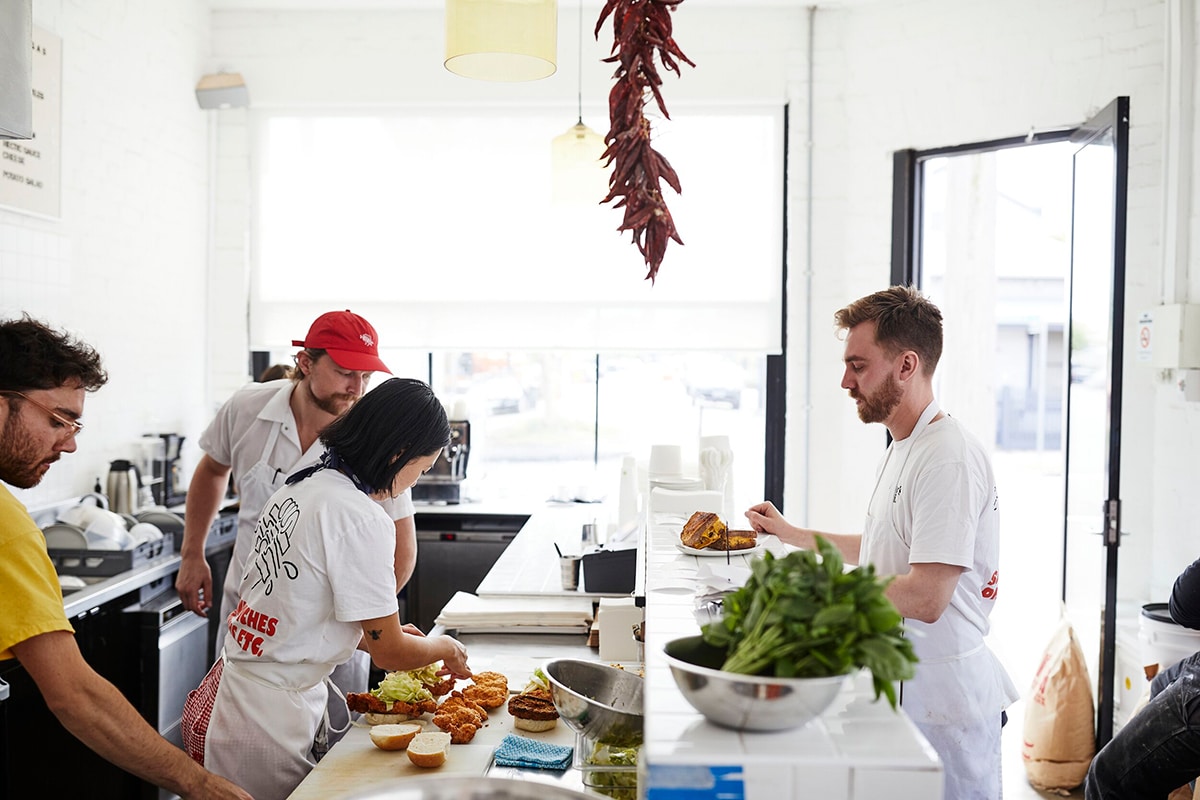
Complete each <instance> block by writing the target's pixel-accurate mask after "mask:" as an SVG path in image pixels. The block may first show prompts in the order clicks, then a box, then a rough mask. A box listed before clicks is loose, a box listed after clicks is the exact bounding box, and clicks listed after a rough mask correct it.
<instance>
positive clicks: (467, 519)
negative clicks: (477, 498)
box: [404, 511, 529, 633]
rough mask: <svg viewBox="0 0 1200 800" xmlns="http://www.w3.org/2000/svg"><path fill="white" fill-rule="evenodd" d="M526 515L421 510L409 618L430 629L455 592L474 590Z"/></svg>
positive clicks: (407, 595)
mask: <svg viewBox="0 0 1200 800" xmlns="http://www.w3.org/2000/svg"><path fill="white" fill-rule="evenodd" d="M528 519H529V517H528V515H521V514H469V513H467V514H464V513H448V514H432V513H422V512H420V511H418V512H417V513H416V514H415V515H414V521H415V524H416V527H417V566H416V569H414V570H413V575H412V578H410V579H409V582H408V585H407V586H406V587H405V590H404V597H405V609H404V617H405V621H406V622H412V623H414V624H415V625H416V626H417V627H418V628H420V629H421V630H423V631H425V632H426V633H428V632H429V631H430V629H431V628H433V625H434V622H433V621H434V619H436V618H437V615H438V614H439V613H441V610H442V608H443V607H444V606H445V605H446V603H447V602H448V601H449V600H450V598H451V597H453V596H454V593H455V592H458V591H463V592H474V591H475V589H477V588H478V587H479V582H480V581H482V580H483V578H484V576H485V575H487V573H488V570H490V569H491V568H492V565H493V564H495V563H496V559H498V558H500V554H501V553H503V552H504V548H506V547H508V543H509V542H511V541H512V540H513V539H514V538H515V537H516V535H517V533H518V532H519V531H520V530H521V528H522V526H524V525H525V522H526V520H528Z"/></svg>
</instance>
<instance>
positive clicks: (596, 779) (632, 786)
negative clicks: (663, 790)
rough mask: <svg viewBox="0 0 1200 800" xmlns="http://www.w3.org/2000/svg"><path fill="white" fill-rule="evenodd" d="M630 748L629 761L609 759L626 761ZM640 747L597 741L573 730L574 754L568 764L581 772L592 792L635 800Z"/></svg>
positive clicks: (617, 799)
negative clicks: (630, 759)
mask: <svg viewBox="0 0 1200 800" xmlns="http://www.w3.org/2000/svg"><path fill="white" fill-rule="evenodd" d="M631 749H633V750H634V757H633V763H632V764H631V763H617V764H614V763H612V760H613V759H617V760H619V761H623V762H628V761H629V751H630V750H631ZM641 755H642V748H641V746H638V747H636V748H627V747H613V746H610V745H606V744H599V743H597V742H595V741H594V740H592V739H589V738H588V737H586V736H584V735H583V734H582V733H576V734H575V755H574V759H573V764H572V766H574V767H575V769H577V770H579V771H580V772H581V773H582V774H583V785H584V786H586V787H587V788H588V789H590V790H591V791H593V792H597V793H599V794H603V795H607V796H608V797H611V798H613V800H636V799H637V796H638V773H637V763H638V761H639V760H640V759H641Z"/></svg>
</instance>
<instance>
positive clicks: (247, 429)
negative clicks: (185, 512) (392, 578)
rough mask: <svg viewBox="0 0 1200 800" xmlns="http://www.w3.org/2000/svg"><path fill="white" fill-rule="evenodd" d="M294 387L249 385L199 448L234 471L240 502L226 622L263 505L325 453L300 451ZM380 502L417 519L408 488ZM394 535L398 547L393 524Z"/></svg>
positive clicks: (224, 603) (391, 512) (392, 513)
mask: <svg viewBox="0 0 1200 800" xmlns="http://www.w3.org/2000/svg"><path fill="white" fill-rule="evenodd" d="M295 387H296V384H295V383H294V382H293V381H291V380H290V379H287V378H282V379H280V380H277V381H268V382H266V383H250V384H247V385H246V386H244V387H242V388H241V389H239V390H238V391H237V392H236V393H235V394H234V395H233V396H232V397H230V398H229V399H228V400H226V401H225V403H224V405H222V406H221V408H220V410H219V411H217V415H216V416H215V417H214V418H213V421H212V422H211V423H209V425H208V428H206V429H205V431H204V433H203V434H201V436H200V448H201V449H202V450H204V452H205V453H207V454H208V455H209V456H211V457H212V458H213V459H215V460H216V461H218V462H219V463H221V464H228V465H230V467H231V468H232V472H233V485H234V486H235V487H236V488H237V490H238V494H239V497H240V499H241V509H240V511H239V512H238V531H237V539H236V540H235V542H234V547H233V557H232V559H231V562H230V566H229V574H228V575H227V576H226V578H225V585H224V586H223V587H222V593H221V604H220V608H219V609H218V611H219V613H220V614H221V617H222V619H224V618H225V617H226V616H228V614H229V613H230V612H231V611H232V610H233V608H234V606H235V605H236V604H237V598H238V594H237V581H238V579H239V578H240V576H241V574H242V569H243V567H244V565H245V563H246V559H247V558H248V556H249V554H250V549H251V544H250V542H251V537H252V536H253V532H254V526H255V524H256V523H257V522H258V515H259V514H260V513H261V512H262V509H263V504H265V503H266V500H267V498H268V497H270V496H271V495H272V494H273V493H274V492H276V491H278V490H279V488H280V487H281V486H283V485H284V481H286V480H287V477H288V476H289V475H291V474H292V473H293V472H296V471H297V470H300V469H303V468H304V467H307V466H311V465H312V464H315V463H317V461H319V460H320V458H321V456H322V454H324V452H325V445H324V444H322V443H321V440H320V439H316V440H315V441H313V443H312V444H311V445H310V446H309V448H308V450H306V451H304V452H301V450H300V436H299V433H298V432H297V426H296V417H295V415H294V414H292V407H291V404H290V401H291V398H292V392H293V390H294V389H295ZM272 440H274V442H273V443H272ZM264 461H265V463H262V464H260V462H264ZM379 502H380V505H381V507H382V508H383V509H384V510H385V512H386V513H387V514H388V516H389V517H391V519H393V520H398V519H404V518H405V517H411V516H412V515H413V504H412V495H411V493H410V492H409V491H407V490H406V491H405V492H404V493H403V494H400V495H398V496H396V497H393V498H389V499H387V500H383V501H379ZM392 533H393V536H392V539H393V546H394V542H395V527H394V526H393V528H392ZM393 553H394V550H393ZM394 560H395V559H394V557H393V558H392V559H389V563H391V562H392V561H394Z"/></svg>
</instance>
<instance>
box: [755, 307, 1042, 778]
mask: <svg viewBox="0 0 1200 800" xmlns="http://www.w3.org/2000/svg"><path fill="white" fill-rule="evenodd" d="M834 321H835V323H836V325H837V328H838V330H839V331H845V332H846V335H845V352H844V355H843V360H844V362H845V370H844V372H843V377H842V388H843V389H845V390H847V391H848V392H849V393H850V397H851V398H853V399H854V400H855V402H856V403H857V406H858V416H859V418H860V419H862V421H863V422H866V423H873V422H881V423H883V425H884V426H885V427H886V428H887V429H888V432H889V433H890V434H891V435H892V439H893V441H892V443H891V445H890V446H889V447H888V449H887V452H886V453H885V454H884V456H883V460H882V463H881V464H880V466H879V468H878V471H877V477H876V481H875V489H874V491H873V493H872V495H871V500H870V503H869V504H868V506H867V514H866V521H865V523H864V529H863V532H862V533H861V534H831V533H823V532H821V531H814V530H810V529H806V528H799V527H797V526H795V525H792V524H790V523H789V522H787V521H786V520H785V519H784V518H783V516H782V515H781V514H780V513H779V510H778V509H776V508H775V506H774V505H773V504H771V503H769V502H764V503H760V504H758V505H756V506H753V507H752V508H750V509H749V510H748V511H747V512H746V517H747V519H749V521H750V524H751V525H752V526H753V527H754V529H755V530H757V531H762V532H766V533H772V534H775V535H776V536H778V537H779V538H780V539H781V540H783V541H784V542H787V543H789V544H792V545H796V546H798V547H804V548H811V547H812V546H813V536H814V535H816V534H820V535H821V536H823V537H825V538H826V539H828V540H829V541H830V542H831V543H832V544H834V545H835V546H836V547H837V548H838V550H840V551H841V553H842V555H843V557H844V558H845V559H846V562H847V563H850V564H867V563H870V564H874V565H875V569H876V571H877V574H879V575H881V576H888V575H894V576H896V577H895V578H894V580H892V582H891V584H890V585H889V586H888V588H887V596H888V597H889V598H890V599H891V601H892V602H893V603H894V604H895V605H896V608H897V609H898V610H899V611H900V613H901V614H903V615H904V617H905V626H906V627H907V628H908V629H909V631H910V632H911V637H912V643H913V649H914V650H915V651H916V654H917V656H918V657H919V659H920V662H919V663H918V665H917V673H916V676H915V677H914V678H913V680H911V681H906V682H904V683H903V684H901V686H900V702H901V705H902V706H903V707H904V710H905V711H906V712H907V713H908V715H909V716H910V717H911V718H912V720H913V722H915V723H916V725H917V727H918V728H919V729H920V730H921V732H922V733H923V734H924V735H925V737H926V738H927V739H928V740H929V741H930V743H931V744H932V745H933V746H934V749H936V750H937V753H938V755H939V756H940V757H941V759H942V763H943V765H944V767H945V795H944V800H996V798H999V797H1000V796H1001V768H1000V731H1001V727H1002V726H1003V724H1004V722H1003V720H1004V709H1006V708H1007V707H1008V706H1009V705H1011V704H1012V703H1013V702H1014V701H1015V700H1016V699H1017V698H1018V697H1019V695H1018V693H1017V691H1016V688H1015V687H1014V686H1013V684H1012V681H1011V680H1009V677H1008V675H1007V673H1006V672H1005V670H1004V667H1003V666H1002V665H1001V664H1000V662H999V660H998V659H997V658H996V657H995V656H994V655H993V654H992V652H991V651H990V650H989V649H988V647H987V645H986V644H984V636H986V635H987V633H988V627H989V623H988V616H989V615H990V614H991V612H992V608H993V606H994V605H995V602H996V592H997V589H998V584H999V573H998V568H999V560H1000V541H999V500H998V497H997V492H996V482H995V477H994V475H993V472H992V466H991V462H990V460H989V458H988V455H987V451H986V449H985V448H984V447H983V445H982V444H981V443H980V442H979V440H977V439H976V438H975V437H974V436H972V435H971V434H970V433H969V432H968V431H967V430H965V429H964V428H963V426H962V425H960V424H959V423H958V422H957V421H956V420H955V419H954V418H953V417H951V416H949V415H948V414H946V413H944V412H942V411H941V410H940V409H939V408H938V405H937V402H936V401H935V400H934V398H933V372H934V369H935V368H936V367H937V362H938V359H939V358H940V357H941V354H942V314H941V312H940V311H939V310H938V308H937V306H935V305H934V304H933V303H931V302H930V301H929V300H928V299H927V298H925V297H924V296H922V295H921V294H920V293H919V292H918V291H917V290H916V289H914V288H912V287H907V286H893V287H891V288H888V289H885V290H883V291H881V292H876V293H875V294H872V295H868V296H866V297H863V298H861V299H859V300H857V301H855V302H853V303H851V304H850V305H848V306H846V307H845V308H843V309H841V310H840V311H838V312H837V313H836V314H835V315H834Z"/></svg>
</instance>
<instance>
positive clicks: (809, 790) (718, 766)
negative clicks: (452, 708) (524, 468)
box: [317, 504, 942, 800]
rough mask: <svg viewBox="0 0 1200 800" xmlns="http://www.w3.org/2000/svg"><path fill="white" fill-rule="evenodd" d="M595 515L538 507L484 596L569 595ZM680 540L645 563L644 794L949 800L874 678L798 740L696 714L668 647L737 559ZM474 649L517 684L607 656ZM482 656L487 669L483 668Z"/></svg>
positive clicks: (554, 646) (922, 748) (774, 544)
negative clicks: (553, 663) (699, 588)
mask: <svg viewBox="0 0 1200 800" xmlns="http://www.w3.org/2000/svg"><path fill="white" fill-rule="evenodd" d="M526 513H528V510H527V511H526ZM594 514H595V509H593V508H589V507H587V506H578V505H553V504H550V505H547V506H546V507H544V508H541V509H538V510H536V511H535V512H534V513H533V515H532V517H531V518H530V520H529V522H528V523H527V524H526V525H525V527H524V528H523V529H522V530H521V532H520V533H519V534H518V535H517V538H516V539H514V541H513V543H512V544H511V545H510V546H509V547H508V549H507V550H506V551H505V553H504V555H503V556H502V557H501V559H500V561H498V562H497V564H496V566H495V568H493V570H492V571H491V573H489V574H488V576H487V577H486V578H485V579H484V581H483V583H482V584H481V585H480V587H479V591H478V594H479V596H480V597H483V598H486V597H488V596H500V595H514V594H523V595H542V596H562V595H564V594H566V593H564V592H563V591H562V590H561V589H560V588H559V577H558V569H557V555H556V554H555V552H554V542H556V541H557V542H559V546H560V547H564V545H567V544H569V543H572V542H576V541H577V538H576V537H578V536H579V531H580V526H581V525H582V524H583V523H584V522H588V521H590V519H591V517H592V516H593V515H594ZM677 537H678V527H677V526H670V527H661V528H658V529H655V530H652V531H651V532H650V534H649V536H648V537H647V541H646V543H645V544H646V546H645V548H644V550H645V552H644V561H642V562H641V563H640V564H639V566H641V565H643V564H644V567H645V589H646V600H645V602H646V632H647V640H646V646H645V656H646V665H645V667H646V682H647V683H646V691H645V697H646V708H645V726H646V740H645V747H644V751H643V752H644V755H643V764H644V765H645V766H646V767H647V769H646V773H645V774H644V775H643V777H642V787H641V788H642V789H643V790H644V794H643V795H642V796H644V797H647V798H649V800H677V798H683V797H684V796H685V795H686V797H687V798H689V800H703V799H704V798H714V800H715V798H717V797H718V796H720V797H725V798H734V797H738V798H743V799H744V800H778V798H787V797H801V796H803V797H815V798H821V800H867V799H868V798H871V799H872V800H874V798H878V797H887V798H889V800H940V798H941V797H942V768H941V764H940V762H939V760H938V758H937V755H936V754H935V753H934V751H933V749H932V748H931V747H930V746H929V744H928V743H927V742H926V741H925V739H924V738H923V737H922V736H921V735H920V733H919V732H918V731H917V729H916V727H915V726H914V725H913V724H912V722H911V721H910V720H909V718H908V717H907V716H906V715H905V714H904V713H903V712H895V711H893V710H892V709H891V707H890V706H888V704H887V701H886V700H883V699H881V700H880V701H878V702H874V701H873V692H872V690H871V681H870V676H869V675H867V674H865V673H864V674H863V675H861V676H858V677H857V678H856V679H855V680H853V681H852V682H848V684H847V687H846V689H845V690H843V692H842V694H841V695H840V696H839V697H838V698H837V700H835V702H834V705H833V706H832V707H831V708H830V709H829V710H828V711H827V712H826V713H825V714H823V715H822V716H821V717H820V718H818V719H816V720H814V721H812V722H810V723H809V724H808V725H806V726H804V727H802V728H799V729H796V730H792V731H783V732H778V733H749V732H739V731H733V730H728V729H725V728H721V727H718V726H716V725H713V724H711V723H709V722H708V721H707V720H705V719H704V717H702V716H701V715H700V714H699V712H697V711H695V710H694V709H692V707H691V706H690V705H689V704H688V703H687V701H686V700H684V698H683V695H682V694H681V693H680V692H679V689H678V688H677V687H676V685H675V681H674V679H673V678H672V677H671V674H670V670H669V668H668V667H667V665H666V662H665V660H664V658H663V655H662V649H663V646H664V645H665V644H666V643H667V642H668V641H670V640H671V639H674V638H677V637H679V636H687V635H692V634H696V633H698V632H699V629H700V625H699V623H698V622H697V621H696V618H695V616H694V615H693V611H692V607H693V604H694V595H695V592H694V587H695V581H694V580H693V578H694V577H695V575H696V573H697V570H699V569H700V568H701V565H702V564H703V563H704V562H709V566H714V567H716V568H717V569H718V570H720V568H721V567H723V566H724V564H725V560H724V559H719V558H710V557H705V558H701V557H697V556H693V555H687V554H685V553H683V552H681V551H680V550H678V549H677V548H676V547H675V541H676V540H677ZM764 547H766V548H767V549H770V550H772V551H774V552H777V553H779V554H782V553H783V552H784V551H785V550H786V548H785V546H784V545H782V544H780V543H779V542H778V540H775V539H774V537H765V538H764ZM564 552H565V550H564ZM750 558H751V557H749V556H745V555H734V556H731V558H730V561H731V563H732V564H735V565H736V564H737V563H739V562H740V563H741V564H742V565H743V566H748V564H749V560H750ZM570 594H572V595H575V596H578V594H579V593H570ZM463 641H464V642H466V643H467V644H468V648H469V650H470V652H471V657H472V666H473V667H474V668H476V669H479V668H481V667H483V668H497V669H498V670H499V671H503V672H505V673H506V674H510V675H511V674H512V673H514V672H515V673H516V674H522V673H523V672H525V671H528V670H529V669H531V667H532V666H534V665H536V664H538V663H539V662H540V661H543V660H545V659H546V658H547V657H551V656H553V655H559V654H563V653H562V649H561V648H562V643H563V642H566V643H568V645H569V648H568V649H569V650H571V651H573V653H572V655H573V654H574V653H579V654H580V655H579V656H575V657H589V658H595V659H597V660H599V658H598V654H597V653H596V651H595V650H592V649H587V648H580V645H581V644H582V642H583V637H563V636H554V635H545V634H542V635H515V634H508V635H503V636H488V637H469V636H464V637H463ZM584 653H586V654H587V655H583V654H584ZM476 654H478V655H479V656H480V657H481V658H480V661H481V663H480V664H475V656H476ZM484 664H487V665H488V667H484ZM340 746H341V745H339V747H340ZM335 751H336V748H335ZM317 770H318V771H320V770H322V766H321V765H318V767H317Z"/></svg>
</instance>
